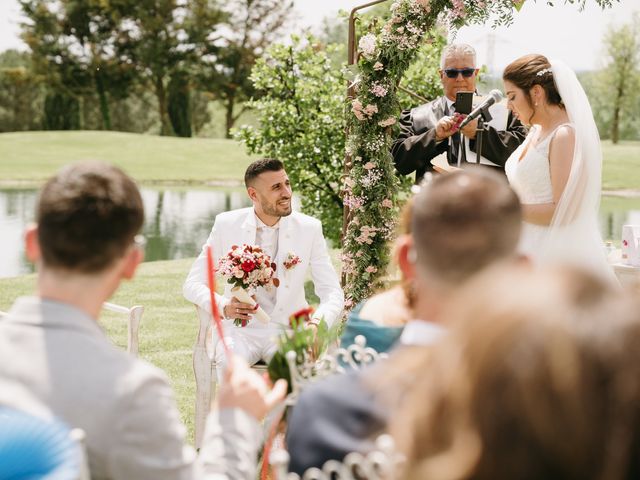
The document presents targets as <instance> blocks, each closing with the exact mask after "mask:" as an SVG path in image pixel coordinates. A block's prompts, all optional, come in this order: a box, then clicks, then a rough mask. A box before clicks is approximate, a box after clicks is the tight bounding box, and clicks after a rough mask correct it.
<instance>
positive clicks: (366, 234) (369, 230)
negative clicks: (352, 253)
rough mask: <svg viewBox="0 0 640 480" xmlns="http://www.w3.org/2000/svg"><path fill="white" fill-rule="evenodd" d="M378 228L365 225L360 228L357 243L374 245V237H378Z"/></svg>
mask: <svg viewBox="0 0 640 480" xmlns="http://www.w3.org/2000/svg"><path fill="white" fill-rule="evenodd" d="M377 230H378V229H377V228H376V227H370V226H369V225H363V226H362V227H360V235H358V236H357V237H356V242H358V243H360V244H363V243H366V244H367V245H371V244H372V243H373V237H375V236H376V232H377Z"/></svg>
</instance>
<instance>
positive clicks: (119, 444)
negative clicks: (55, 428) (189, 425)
mask: <svg viewBox="0 0 640 480" xmlns="http://www.w3.org/2000/svg"><path fill="white" fill-rule="evenodd" d="M0 405H2V406H8V407H12V408H15V409H18V410H23V411H26V412H27V413H31V414H33V415H37V416H40V417H45V418H47V417H52V416H53V417H56V418H58V419H60V420H62V421H63V422H65V423H66V424H67V425H68V426H70V427H72V428H82V429H83V430H84V431H85V433H86V444H87V453H88V457H89V466H90V470H91V478H92V479H93V480H192V479H203V480H221V479H225V480H228V479H246V478H255V474H256V467H255V465H256V462H257V450H258V448H259V446H260V442H261V439H262V433H261V432H262V430H261V427H260V424H259V422H258V421H257V420H256V419H254V418H252V417H250V416H249V415H247V414H246V413H245V412H243V411H240V410H237V409H235V410H229V409H227V410H223V411H220V412H216V413H215V414H212V415H210V416H209V419H208V423H207V428H206V433H205V440H204V443H203V445H202V448H201V449H200V455H199V456H198V457H196V453H195V451H194V449H193V448H191V447H190V446H188V445H187V444H186V443H185V432H186V429H185V427H184V425H183V424H182V422H181V421H180V414H179V412H178V409H177V407H176V403H175V399H174V395H173V391H172V390H171V387H170V386H169V382H168V380H167V377H166V375H165V374H164V372H162V371H161V370H159V369H158V368H156V367H154V366H152V365H150V364H148V363H147V362H144V361H142V360H139V359H136V358H134V357H132V356H130V355H129V354H127V353H126V352H123V351H122V350H120V349H119V348H117V347H115V346H114V345H113V344H112V343H111V341H110V340H109V339H108V338H107V337H106V336H105V335H104V333H103V332H102V330H101V329H100V327H99V326H98V324H97V323H96V321H95V320H94V319H92V318H91V317H89V316H88V315H87V314H85V313H84V312H81V311H80V310H78V309H76V308H74V307H72V306H70V305H67V304H64V303H59V302H53V301H49V300H41V299H40V298H37V297H23V298H20V299H18V300H17V301H16V303H15V304H14V306H13V307H12V308H11V310H10V311H9V314H8V315H7V317H5V318H3V319H2V320H0ZM1 469H2V468H1V466H0V470H1Z"/></svg>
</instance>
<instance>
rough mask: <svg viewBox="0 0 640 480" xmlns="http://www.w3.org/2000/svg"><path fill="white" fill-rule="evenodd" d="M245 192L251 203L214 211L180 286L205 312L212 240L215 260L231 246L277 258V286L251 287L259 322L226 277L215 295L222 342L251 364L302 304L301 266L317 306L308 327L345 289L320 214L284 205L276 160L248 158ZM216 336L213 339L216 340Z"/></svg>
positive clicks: (271, 349) (287, 200)
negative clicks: (261, 315) (290, 260)
mask: <svg viewBox="0 0 640 480" xmlns="http://www.w3.org/2000/svg"><path fill="white" fill-rule="evenodd" d="M244 182H245V186H246V188H247V194H248V195H249V198H251V201H252V202H253V207H249V208H242V209H239V210H232V211H230V212H225V213H221V214H219V215H218V216H217V217H216V219H215V222H214V224H213V229H212V230H211V234H210V235H209V238H208V240H207V242H206V243H205V245H204V246H203V247H202V252H201V253H200V255H199V256H198V258H197V259H196V261H195V262H194V263H193V265H192V267H191V270H190V271H189V275H188V276H187V280H186V281H185V283H184V286H183V293H184V296H185V298H186V299H187V300H189V301H190V302H192V303H194V304H196V305H198V306H200V307H201V308H203V309H205V310H206V311H208V312H209V313H211V305H210V294H209V289H208V286H207V273H206V263H207V261H206V260H207V259H206V247H207V245H211V248H212V249H213V254H214V262H215V264H216V265H217V263H218V260H219V259H220V258H221V257H222V256H224V255H226V254H227V252H228V251H229V250H230V249H231V247H232V246H233V245H238V246H239V245H241V244H243V243H245V244H251V245H259V246H260V247H261V248H262V249H263V250H264V251H265V253H267V255H269V256H270V257H271V259H272V261H273V262H275V264H276V273H275V275H276V276H277V277H278V279H279V281H280V285H279V287H278V288H272V289H271V291H268V290H266V289H264V288H258V289H257V291H256V294H255V298H256V302H257V303H258V305H260V306H261V307H262V308H263V309H264V310H265V312H266V313H267V314H268V315H269V316H270V317H271V320H270V321H269V322H268V323H267V324H264V323H262V322H261V321H260V320H258V319H257V318H253V315H252V312H253V311H254V307H252V306H251V305H249V304H246V303H242V302H240V301H239V300H238V299H236V298H235V297H233V296H232V294H231V285H229V284H227V285H226V287H225V292H224V295H218V294H216V302H217V304H218V310H219V311H220V312H223V314H224V327H225V336H226V337H227V344H228V345H229V346H230V347H231V349H232V350H233V351H234V352H235V353H236V354H238V355H240V356H242V357H244V358H245V359H246V360H247V361H248V362H249V363H250V364H254V363H256V362H258V361H260V360H263V361H269V360H270V359H271V357H272V356H273V354H274V353H275V352H276V349H277V344H276V341H275V339H276V338H277V336H278V334H279V333H280V332H281V331H282V329H283V327H286V326H288V319H289V316H290V315H291V314H292V313H294V312H296V311H298V310H300V309H303V308H306V307H308V303H307V301H306V299H305V295H304V281H305V277H306V273H307V270H308V269H310V270H311V278H312V280H313V284H314V287H315V292H316V295H318V297H319V298H320V305H319V306H318V308H317V309H316V310H315V312H314V313H313V315H312V319H311V322H310V324H309V326H310V328H314V326H317V324H318V322H319V321H320V320H321V319H324V321H326V322H327V324H329V325H331V324H332V323H334V322H335V321H336V320H337V319H338V317H339V316H340V314H341V312H342V308H343V306H344V294H343V292H342V289H341V288H340V283H339V281H338V275H337V274H336V272H335V270H334V268H333V266H332V265H331V261H330V259H329V254H328V252H327V246H326V242H325V239H324V236H323V234H322V225H321V223H320V221H319V220H317V219H315V218H313V217H309V216H307V215H304V214H302V213H299V212H293V211H292V209H291V197H292V191H291V184H290V182H289V177H288V176H287V172H286V171H285V169H284V165H283V164H282V162H281V161H279V160H275V159H262V160H257V161H255V162H253V163H252V164H251V165H249V167H248V168H247V170H246V172H245V176H244ZM293 256H295V257H298V259H299V262H298V263H297V264H296V265H294V266H290V265H289V268H287V267H285V263H287V262H285V261H286V260H287V257H293ZM234 319H239V320H246V321H248V323H247V324H246V327H237V326H235V325H234V323H233V320H234ZM218 343H220V340H218ZM215 351H216V362H218V364H225V363H226V358H225V355H224V349H223V348H221V345H219V344H218V345H216V349H215Z"/></svg>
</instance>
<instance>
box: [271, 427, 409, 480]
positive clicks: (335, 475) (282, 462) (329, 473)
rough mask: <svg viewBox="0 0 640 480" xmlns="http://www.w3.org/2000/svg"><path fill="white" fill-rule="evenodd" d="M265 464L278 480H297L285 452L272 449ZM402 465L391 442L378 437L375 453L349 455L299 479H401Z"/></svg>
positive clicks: (389, 439) (306, 472) (382, 436)
mask: <svg viewBox="0 0 640 480" xmlns="http://www.w3.org/2000/svg"><path fill="white" fill-rule="evenodd" d="M269 463H270V465H271V467H272V469H273V472H274V474H275V478H277V479H278V480H300V476H299V475H297V474H295V473H289V454H288V453H287V451H286V450H283V449H278V450H274V451H273V452H272V453H271V455H270V456H269ZM403 463H404V458H403V456H402V455H400V454H399V453H397V452H396V449H395V444H394V442H393V439H392V438H391V436H389V435H386V434H385V435H380V436H379V437H378V438H377V439H376V448H375V450H373V451H371V452H369V453H367V454H366V455H362V454H360V453H356V452H353V453H349V454H348V455H347V456H346V457H345V458H344V460H343V461H342V462H338V461H336V460H329V461H328V462H326V463H325V464H324V465H323V466H322V468H321V469H320V468H315V467H314V468H310V469H308V470H307V471H305V472H304V474H303V475H302V480H356V479H367V480H392V479H396V478H402V475H401V469H402V465H403Z"/></svg>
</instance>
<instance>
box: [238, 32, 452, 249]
mask: <svg viewBox="0 0 640 480" xmlns="http://www.w3.org/2000/svg"><path fill="white" fill-rule="evenodd" d="M444 42H445V39H444V38H443V37H441V36H436V38H435V39H434V40H433V42H432V43H430V44H427V45H424V46H423V48H422V49H421V51H420V52H421V53H420V55H419V59H418V61H417V62H416V65H415V68H412V69H411V70H410V71H409V72H408V73H409V74H408V75H407V76H406V77H405V78H403V80H402V83H403V84H406V85H414V86H415V87H416V89H417V90H418V91H419V92H420V93H421V94H423V95H427V96H430V95H433V96H435V95H437V94H439V92H440V90H439V88H440V81H439V80H437V71H438V62H436V63H435V64H434V63H433V62H432V60H433V58H438V59H439V58H440V53H441V49H442V46H443V45H444ZM341 49H342V51H343V52H344V47H343V46H342V45H332V44H329V45H327V44H326V43H325V42H319V41H318V39H317V38H315V37H313V36H311V35H308V36H306V37H304V38H299V37H296V36H293V37H292V41H291V45H283V44H275V45H273V46H271V47H270V48H269V49H268V50H267V51H266V53H265V54H264V56H263V57H262V58H260V59H259V60H258V61H257V63H256V65H255V67H254V69H253V71H252V74H251V81H252V82H253V86H254V88H255V89H256V91H257V92H258V93H259V95H260V96H259V98H258V99H257V100H254V101H251V102H249V104H248V106H249V107H250V108H253V109H254V111H255V113H256V114H257V116H258V119H259V125H258V126H257V127H249V126H243V127H242V128H240V129H239V131H238V132H237V133H236V138H238V139H239V140H241V141H243V142H244V143H245V144H246V146H247V150H248V151H249V153H252V154H261V155H265V156H271V157H276V158H279V159H281V160H283V161H284V162H285V164H286V167H287V172H288V173H289V176H290V177H291V180H292V182H293V184H294V189H295V190H296V191H298V192H300V193H301V198H302V209H303V210H304V211H305V212H306V213H308V214H310V215H313V216H315V217H317V218H319V219H320V220H321V221H322V224H323V228H324V230H325V235H326V236H327V238H329V239H331V240H332V241H333V243H334V245H338V244H339V242H340V239H341V233H342V232H341V230H342V214H343V199H342V197H343V190H342V189H343V176H344V165H343V158H344V151H345V136H344V132H345V126H346V124H345V120H344V112H345V109H346V103H345V93H346V86H347V80H346V71H345V70H343V69H341V68H336V66H335V65H334V62H335V58H336V56H335V54H336V52H339V51H340V50H341ZM434 76H435V77H434ZM432 78H436V80H435V83H431V79H432ZM404 101H406V102H407V104H406V106H407V107H408V106H409V105H412V104H415V102H416V100H415V99H409V97H406V98H405V99H404ZM402 180H406V182H404V183H403V185H404V189H408V187H409V183H410V181H409V179H408V178H407V177H405V178H403V179H402Z"/></svg>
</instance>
